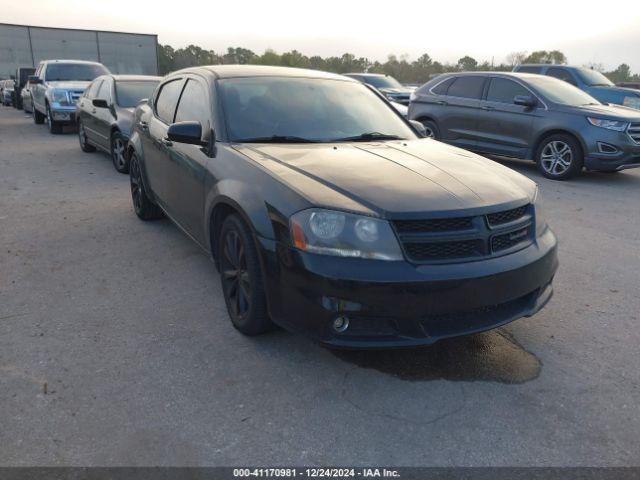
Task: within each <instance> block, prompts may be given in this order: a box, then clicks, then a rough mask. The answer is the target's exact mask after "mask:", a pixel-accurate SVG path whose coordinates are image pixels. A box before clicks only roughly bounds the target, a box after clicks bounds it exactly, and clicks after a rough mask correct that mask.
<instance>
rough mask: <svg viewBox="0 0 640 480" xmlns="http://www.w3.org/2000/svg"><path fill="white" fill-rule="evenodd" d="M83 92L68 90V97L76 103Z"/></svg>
mask: <svg viewBox="0 0 640 480" xmlns="http://www.w3.org/2000/svg"><path fill="white" fill-rule="evenodd" d="M83 93H84V92H69V97H71V101H72V102H73V103H76V102H77V101H78V99H79V98H80V97H81V96H82V94H83Z"/></svg>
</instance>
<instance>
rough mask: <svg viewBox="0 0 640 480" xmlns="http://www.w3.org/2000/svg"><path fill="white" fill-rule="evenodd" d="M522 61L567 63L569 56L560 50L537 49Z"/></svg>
mask: <svg viewBox="0 0 640 480" xmlns="http://www.w3.org/2000/svg"><path fill="white" fill-rule="evenodd" d="M522 63H555V64H565V63H567V57H566V56H565V54H564V53H562V52H561V51H559V50H551V51H547V50H536V51H535V52H531V54H530V55H529V56H528V57H527V58H525V59H524V62H522Z"/></svg>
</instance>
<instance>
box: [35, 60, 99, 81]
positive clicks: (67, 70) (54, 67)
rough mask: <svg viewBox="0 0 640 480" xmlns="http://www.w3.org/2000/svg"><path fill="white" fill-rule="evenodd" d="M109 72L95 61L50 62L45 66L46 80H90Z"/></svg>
mask: <svg viewBox="0 0 640 480" xmlns="http://www.w3.org/2000/svg"><path fill="white" fill-rule="evenodd" d="M107 73H109V70H107V69H106V68H105V67H104V66H102V65H99V64H96V63H50V64H49V65H48V66H47V71H46V80H47V82H55V81H60V80H84V81H87V82H91V81H92V80H94V79H95V78H96V77H99V76H100V75H105V74H107Z"/></svg>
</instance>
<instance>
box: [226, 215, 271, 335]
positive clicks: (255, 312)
mask: <svg viewBox="0 0 640 480" xmlns="http://www.w3.org/2000/svg"><path fill="white" fill-rule="evenodd" d="M218 259H219V264H220V278H221V282H222V292H223V295H224V300H225V303H226V305H227V312H228V313H229V317H230V318H231V323H232V324H233V326H234V327H235V328H236V329H237V330H239V331H240V332H242V333H243V334H245V335H259V334H261V333H264V332H267V331H269V330H271V329H272V328H273V323H272V322H271V320H270V319H269V315H268V313H267V302H266V298H265V293H264V286H263V284H262V269H261V268H260V259H259V257H258V251H257V248H256V245H255V242H254V241H253V234H252V233H251V230H250V229H249V227H248V226H247V224H246V223H245V222H244V221H243V220H242V219H241V218H240V217H239V216H238V215H235V214H232V215H229V216H228V217H227V218H225V220H224V222H223V223H222V227H221V228H220V233H219V235H218Z"/></svg>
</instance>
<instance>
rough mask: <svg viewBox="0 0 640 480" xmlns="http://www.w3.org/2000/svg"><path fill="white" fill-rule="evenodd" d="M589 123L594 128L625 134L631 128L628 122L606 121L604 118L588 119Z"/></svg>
mask: <svg viewBox="0 0 640 480" xmlns="http://www.w3.org/2000/svg"><path fill="white" fill-rule="evenodd" d="M587 120H589V123H590V124H591V125H593V126H594V127H600V128H606V129H607V130H615V131H616V132H623V131H625V130H626V129H627V127H628V126H629V123H627V122H621V121H619V120H605V119H604V118H596V117H587Z"/></svg>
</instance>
